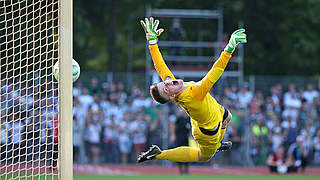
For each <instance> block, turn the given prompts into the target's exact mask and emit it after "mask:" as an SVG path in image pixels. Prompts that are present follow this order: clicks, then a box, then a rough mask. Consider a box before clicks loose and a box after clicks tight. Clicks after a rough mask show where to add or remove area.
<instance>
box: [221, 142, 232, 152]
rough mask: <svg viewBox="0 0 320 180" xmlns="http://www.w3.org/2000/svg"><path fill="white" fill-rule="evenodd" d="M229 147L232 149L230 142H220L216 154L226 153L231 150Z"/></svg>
mask: <svg viewBox="0 0 320 180" xmlns="http://www.w3.org/2000/svg"><path fill="white" fill-rule="evenodd" d="M231 147H232V142H231V141H227V142H221V146H220V147H219V148H218V149H217V152H220V151H227V150H229V149H231Z"/></svg>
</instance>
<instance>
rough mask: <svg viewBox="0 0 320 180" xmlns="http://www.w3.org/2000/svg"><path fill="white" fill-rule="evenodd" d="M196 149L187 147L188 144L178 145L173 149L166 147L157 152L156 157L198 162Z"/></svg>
mask: <svg viewBox="0 0 320 180" xmlns="http://www.w3.org/2000/svg"><path fill="white" fill-rule="evenodd" d="M198 151H199V150H198V149H196V148H192V147H188V146H180V147H177V148H174V149H168V150H164V151H162V152H161V154H158V155H157V156H156V157H155V158H156V159H167V160H169V161H176V162H198V161H199V157H198V156H199V155H198Z"/></svg>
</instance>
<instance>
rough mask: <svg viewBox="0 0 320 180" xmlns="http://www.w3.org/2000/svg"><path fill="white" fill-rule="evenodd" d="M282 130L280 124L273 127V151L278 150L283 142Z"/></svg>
mask: <svg viewBox="0 0 320 180" xmlns="http://www.w3.org/2000/svg"><path fill="white" fill-rule="evenodd" d="M281 131H282V130H281V127H280V126H276V127H274V128H273V134H272V135H271V142H272V152H276V151H277V150H278V148H279V147H280V146H281V144H283V134H282V132H281Z"/></svg>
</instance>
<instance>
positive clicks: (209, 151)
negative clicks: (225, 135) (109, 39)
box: [191, 106, 225, 158]
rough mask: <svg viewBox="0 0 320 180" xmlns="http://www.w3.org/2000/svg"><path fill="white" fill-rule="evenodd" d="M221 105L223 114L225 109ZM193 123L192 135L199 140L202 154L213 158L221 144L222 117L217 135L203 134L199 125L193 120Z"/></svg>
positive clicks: (198, 143)
mask: <svg viewBox="0 0 320 180" xmlns="http://www.w3.org/2000/svg"><path fill="white" fill-rule="evenodd" d="M221 107H222V108H221V114H222V115H223V114H224V112H225V110H224V108H223V106H221ZM191 125H192V136H193V138H194V139H195V141H196V142H197V145H198V148H199V150H200V154H201V156H203V157H208V158H211V157H212V156H213V155H214V154H215V153H216V151H217V149H218V148H219V147H220V146H221V143H220V142H219V139H220V132H221V127H222V119H221V120H220V122H219V124H218V126H219V127H218V130H217V133H216V134H215V135H206V134H203V133H202V132H201V130H200V128H199V126H198V125H197V124H195V123H193V121H191Z"/></svg>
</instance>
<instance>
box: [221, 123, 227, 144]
mask: <svg viewBox="0 0 320 180" xmlns="http://www.w3.org/2000/svg"><path fill="white" fill-rule="evenodd" d="M226 130H227V127H226V128H221V130H220V139H219V142H221V141H222V138H223V136H224V134H225V133H226Z"/></svg>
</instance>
